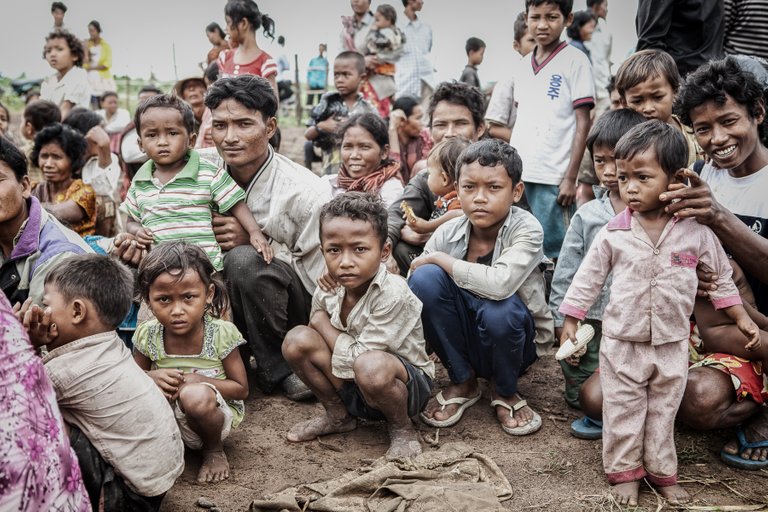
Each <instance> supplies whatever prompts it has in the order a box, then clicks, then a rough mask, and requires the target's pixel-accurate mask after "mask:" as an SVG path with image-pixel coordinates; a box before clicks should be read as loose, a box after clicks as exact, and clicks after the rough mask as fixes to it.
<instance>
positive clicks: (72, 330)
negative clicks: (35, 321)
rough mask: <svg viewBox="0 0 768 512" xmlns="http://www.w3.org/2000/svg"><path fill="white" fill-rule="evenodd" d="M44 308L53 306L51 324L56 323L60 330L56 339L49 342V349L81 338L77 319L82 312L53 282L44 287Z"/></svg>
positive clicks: (57, 328) (57, 329)
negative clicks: (77, 309) (76, 308)
mask: <svg viewBox="0 0 768 512" xmlns="http://www.w3.org/2000/svg"><path fill="white" fill-rule="evenodd" d="M42 308H43V310H45V309H47V308H51V324H55V325H56V331H57V332H58V336H56V339H54V340H53V341H52V342H50V343H48V350H52V349H54V348H56V347H60V346H62V345H66V344H67V343H69V342H71V341H74V340H76V339H79V338H81V336H80V334H79V332H80V326H79V322H75V319H76V318H77V317H78V314H81V313H82V312H78V311H76V310H75V306H74V303H73V301H68V300H67V299H66V298H65V297H64V295H62V294H61V292H60V291H59V288H58V287H57V286H56V285H55V284H53V283H47V284H46V285H45V287H44V288H43V303H42Z"/></svg>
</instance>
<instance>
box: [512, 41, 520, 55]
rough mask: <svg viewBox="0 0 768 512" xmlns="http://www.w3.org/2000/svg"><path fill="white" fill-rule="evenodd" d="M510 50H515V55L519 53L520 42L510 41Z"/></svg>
mask: <svg viewBox="0 0 768 512" xmlns="http://www.w3.org/2000/svg"><path fill="white" fill-rule="evenodd" d="M512 49H513V50H515V51H516V52H517V53H520V42H519V41H512Z"/></svg>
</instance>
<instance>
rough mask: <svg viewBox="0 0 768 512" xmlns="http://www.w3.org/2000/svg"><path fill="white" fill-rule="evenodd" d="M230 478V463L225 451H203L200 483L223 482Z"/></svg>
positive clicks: (199, 475) (198, 477)
mask: <svg viewBox="0 0 768 512" xmlns="http://www.w3.org/2000/svg"><path fill="white" fill-rule="evenodd" d="M227 478H229V461H228V460H227V456H226V455H225V454H224V450H203V463H202V464H201V465H200V471H198V472H197V481H198V482H199V483H206V482H209V483H210V482H212V483H216V482H221V481H222V480H226V479H227Z"/></svg>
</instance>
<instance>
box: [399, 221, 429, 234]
mask: <svg viewBox="0 0 768 512" xmlns="http://www.w3.org/2000/svg"><path fill="white" fill-rule="evenodd" d="M405 221H406V222H407V223H408V227H410V228H411V229H412V230H414V231H415V232H416V233H418V234H420V235H431V234H432V233H433V231H432V229H431V228H430V227H429V223H428V221H426V220H424V219H422V218H421V217H408V218H407V219H405Z"/></svg>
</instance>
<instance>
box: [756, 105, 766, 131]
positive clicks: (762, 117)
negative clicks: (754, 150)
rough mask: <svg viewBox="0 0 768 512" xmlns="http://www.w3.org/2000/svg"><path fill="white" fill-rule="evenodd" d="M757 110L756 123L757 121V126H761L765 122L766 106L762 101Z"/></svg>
mask: <svg viewBox="0 0 768 512" xmlns="http://www.w3.org/2000/svg"><path fill="white" fill-rule="evenodd" d="M755 110H757V115H756V116H755V121H757V125H758V126H760V125H761V124H763V121H764V120H765V104H764V103H763V102H762V101H758V102H757V108H756V109H755Z"/></svg>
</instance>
